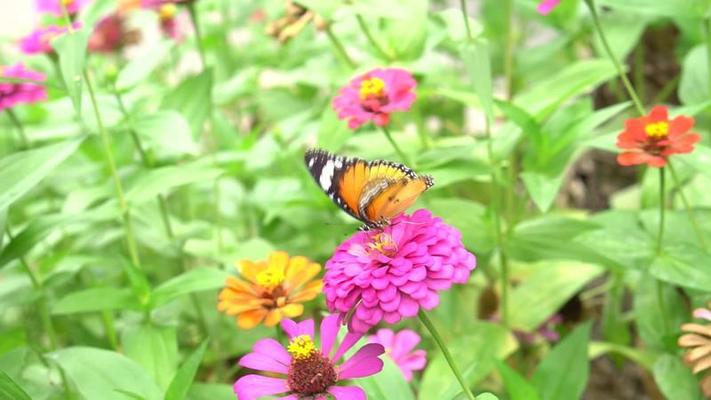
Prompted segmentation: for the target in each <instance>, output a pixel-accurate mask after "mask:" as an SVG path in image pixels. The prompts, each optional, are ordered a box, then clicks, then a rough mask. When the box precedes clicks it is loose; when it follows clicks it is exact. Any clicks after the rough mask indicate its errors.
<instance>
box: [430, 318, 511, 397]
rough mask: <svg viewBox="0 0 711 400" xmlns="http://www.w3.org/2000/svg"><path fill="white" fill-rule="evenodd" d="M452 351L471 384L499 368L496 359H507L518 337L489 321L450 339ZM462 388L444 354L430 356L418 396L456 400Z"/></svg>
mask: <svg viewBox="0 0 711 400" xmlns="http://www.w3.org/2000/svg"><path fill="white" fill-rule="evenodd" d="M445 340H446V341H447V346H448V348H449V351H450V352H451V353H452V356H453V357H454V360H455V362H456V363H457V365H458V366H459V369H460V370H461V371H462V375H464V379H465V380H466V382H467V383H468V384H470V385H474V384H476V383H477V382H479V381H481V380H482V379H484V378H485V377H486V376H487V375H488V374H489V373H490V372H491V371H492V370H493V369H494V368H495V367H496V365H495V360H500V359H503V358H505V357H506V356H507V355H509V354H511V353H512V352H513V351H514V350H515V349H516V340H515V339H514V338H513V336H512V335H511V333H510V332H509V331H507V330H506V328H504V327H502V326H500V325H496V324H491V323H487V322H476V323H474V324H472V325H471V327H470V329H469V332H468V334H466V335H459V336H456V337H453V338H449V339H448V338H446V337H445ZM460 391H461V387H460V386H459V384H458V383H457V381H456V379H454V377H453V376H452V371H451V369H450V368H449V365H448V364H447V362H446V360H445V359H444V356H442V354H441V353H440V352H437V355H435V356H434V357H433V358H431V359H430V362H429V365H428V366H427V369H426V370H425V373H424V376H423V377H422V386H420V391H419V393H418V397H419V398H421V399H452V398H454V397H455V395H456V394H457V393H459V392H460Z"/></svg>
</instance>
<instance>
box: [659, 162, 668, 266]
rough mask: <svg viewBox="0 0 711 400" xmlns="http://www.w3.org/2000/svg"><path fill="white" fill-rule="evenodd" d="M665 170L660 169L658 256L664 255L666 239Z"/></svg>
mask: <svg viewBox="0 0 711 400" xmlns="http://www.w3.org/2000/svg"><path fill="white" fill-rule="evenodd" d="M664 169H665V168H659V232H658V233H657V255H660V254H661V253H662V241H663V239H664V210H665V208H666V207H665V205H666V204H665V203H666V201H665V200H666V195H665V193H664V192H665V187H664V186H665V182H664V181H665V179H664V175H665V174H664Z"/></svg>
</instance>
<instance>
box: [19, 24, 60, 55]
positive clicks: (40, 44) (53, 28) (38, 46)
mask: <svg viewBox="0 0 711 400" xmlns="http://www.w3.org/2000/svg"><path fill="white" fill-rule="evenodd" d="M65 32H67V28H66V27H63V26H57V25H50V26H47V27H44V28H37V29H35V30H34V31H33V32H32V33H30V34H29V35H27V36H25V37H24V38H22V39H20V50H22V52H23V53H25V54H41V53H51V52H53V51H54V49H53V48H52V45H51V43H50V42H51V41H52V39H54V38H56V37H57V36H59V35H62V34H64V33H65Z"/></svg>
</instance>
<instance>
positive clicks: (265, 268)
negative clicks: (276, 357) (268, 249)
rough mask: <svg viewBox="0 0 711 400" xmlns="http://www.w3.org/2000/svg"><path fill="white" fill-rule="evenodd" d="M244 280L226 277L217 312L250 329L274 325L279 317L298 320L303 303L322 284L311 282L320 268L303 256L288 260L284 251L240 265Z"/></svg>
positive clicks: (319, 289)
mask: <svg viewBox="0 0 711 400" xmlns="http://www.w3.org/2000/svg"><path fill="white" fill-rule="evenodd" d="M238 269H239V272H240V274H241V276H242V277H243V278H244V279H245V280H242V279H239V278H236V277H233V276H231V277H229V278H227V282H226V283H225V288H224V289H222V291H221V292H220V297H219V302H218V304H217V309H218V310H219V311H221V312H224V313H225V314H227V315H233V316H236V317H237V325H238V326H239V327H240V328H243V329H251V328H254V327H255V326H257V325H259V324H260V323H261V322H262V321H264V325H265V326H268V327H272V326H275V325H276V324H277V323H278V322H279V321H281V319H282V318H284V317H287V318H294V317H298V316H299V315H301V314H302V313H303V312H304V306H303V304H300V303H303V302H305V301H308V300H312V299H313V298H314V297H316V296H317V295H318V294H319V293H321V289H322V288H323V281H322V280H320V279H316V280H313V278H314V277H315V276H316V274H318V273H319V271H320V270H321V266H320V265H319V264H317V263H315V262H312V261H310V260H309V259H308V258H306V257H301V256H296V257H289V254H287V253H286V252H284V251H275V252H272V253H271V254H270V255H269V257H268V258H267V260H266V261H259V262H252V261H247V260H243V261H240V263H239V268H238Z"/></svg>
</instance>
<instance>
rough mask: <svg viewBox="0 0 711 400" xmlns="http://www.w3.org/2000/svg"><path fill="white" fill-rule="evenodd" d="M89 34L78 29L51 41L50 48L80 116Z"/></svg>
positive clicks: (87, 31)
mask: <svg viewBox="0 0 711 400" xmlns="http://www.w3.org/2000/svg"><path fill="white" fill-rule="evenodd" d="M90 34H91V30H90V29H80V30H78V31H74V32H67V33H65V34H63V35H60V36H58V37H57V38H55V39H53V40H52V47H53V48H54V50H55V51H56V52H57V55H58V56H59V68H60V70H61V72H62V78H63V79H64V85H65V86H66V88H67V92H69V96H70V97H71V98H72V104H73V105H74V110H76V112H77V114H81V98H82V95H81V92H82V81H83V74H84V63H85V62H86V46H87V43H88V41H89V35H90Z"/></svg>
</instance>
